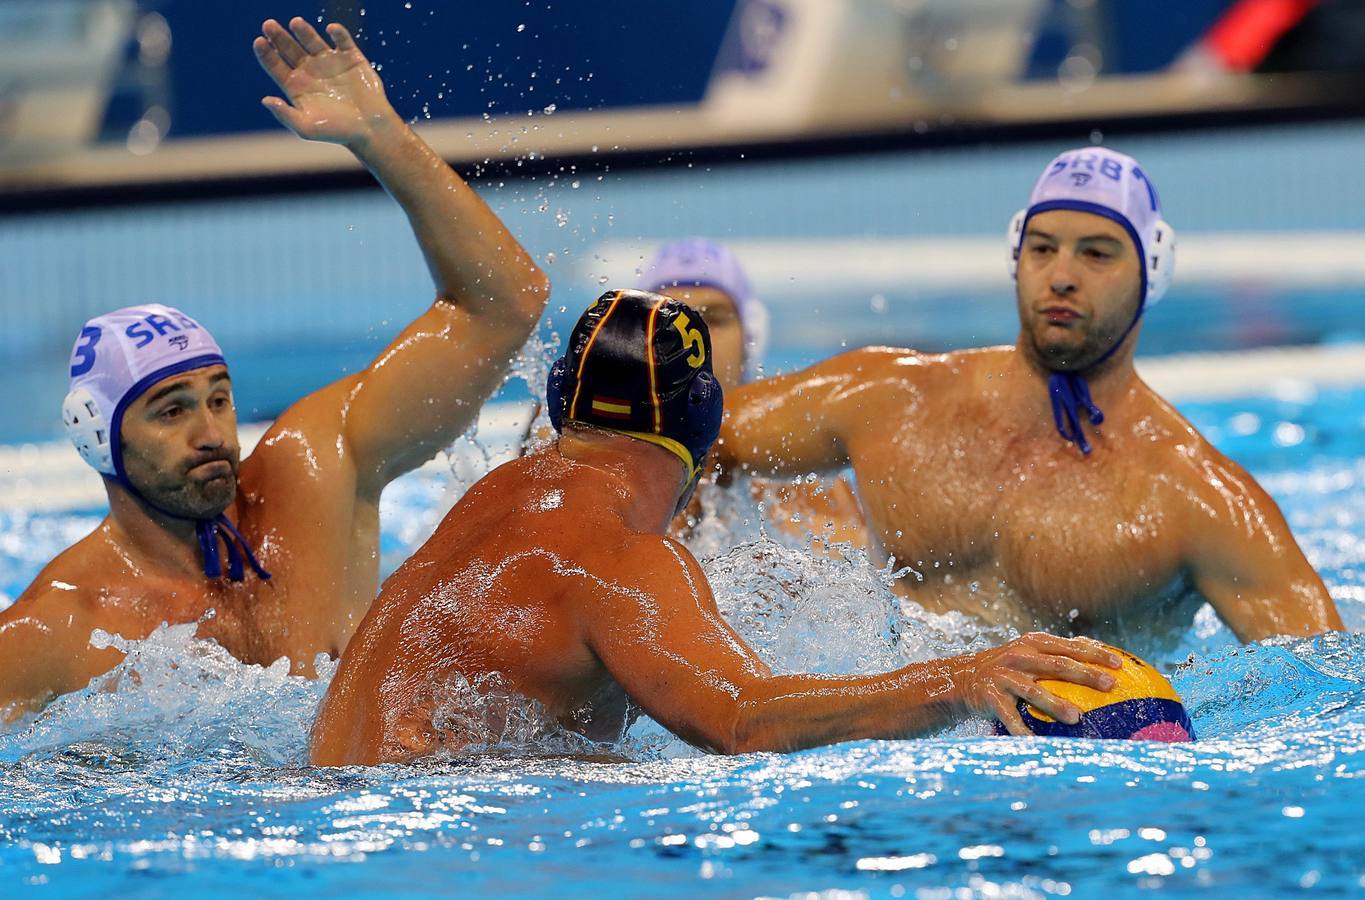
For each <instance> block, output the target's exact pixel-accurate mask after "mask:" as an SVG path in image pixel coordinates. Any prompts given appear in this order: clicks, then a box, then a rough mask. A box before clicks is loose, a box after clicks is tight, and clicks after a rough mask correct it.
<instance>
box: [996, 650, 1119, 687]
mask: <svg viewBox="0 0 1365 900" xmlns="http://www.w3.org/2000/svg"><path fill="white" fill-rule="evenodd" d="M1016 669H1018V670H1019V671H1021V672H1028V673H1029V674H1030V675H1034V676H1037V677H1043V678H1054V679H1056V680H1058V681H1069V682H1071V683H1072V684H1080V685H1084V686H1086V687H1090V688H1094V689H1095V690H1097V691H1107V690H1109V689H1110V688H1111V687H1113V686H1114V676H1113V675H1111V674H1110V673H1109V672H1108V671H1106V670H1105V669H1101V668H1098V667H1097V666H1095V665H1092V664H1090V663H1083V662H1078V661H1076V660H1074V659H1071V658H1070V657H1066V656H1053V655H1051V654H1048V653H1039V654H1036V655H1033V656H1030V657H1028V658H1027V659H1023V660H1020V661H1019V663H1018V664H1017V665H1016Z"/></svg>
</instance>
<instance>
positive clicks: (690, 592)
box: [584, 533, 710, 606]
mask: <svg viewBox="0 0 1365 900" xmlns="http://www.w3.org/2000/svg"><path fill="white" fill-rule="evenodd" d="M611 543H614V544H615V546H612V547H607V546H606V544H605V542H599V543H598V544H597V549H596V551H595V552H593V553H590V554H585V558H584V563H585V566H586V567H591V569H592V570H594V571H595V573H596V574H597V575H598V576H599V577H598V578H596V579H593V580H594V582H595V583H596V584H597V585H598V587H599V590H597V591H596V592H595V593H596V594H597V595H598V598H599V600H602V601H605V602H608V603H610V604H612V605H617V604H623V603H624V604H628V605H632V606H641V605H649V604H652V603H655V602H657V601H659V600H661V599H664V598H667V597H676V596H679V595H683V596H698V595H702V594H708V593H709V590H710V589H709V587H707V582H706V574H705V573H704V572H703V571H702V568H701V564H700V563H698V562H697V559H696V557H694V556H693V555H692V554H691V552H689V551H688V550H687V548H686V547H684V546H683V545H682V544H680V543H679V542H678V541H676V540H674V539H673V538H671V537H667V536H663V535H656V534H639V533H626V534H623V535H622V536H621V538H620V540H619V541H613V542H611Z"/></svg>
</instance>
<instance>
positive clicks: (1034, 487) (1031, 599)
mask: <svg viewBox="0 0 1365 900" xmlns="http://www.w3.org/2000/svg"><path fill="white" fill-rule="evenodd" d="M927 438H928V436H916V435H913V434H909V433H906V432H905V431H904V430H902V431H900V432H893V433H891V434H887V435H884V436H883V437H882V439H881V440H880V441H874V442H868V443H867V445H866V446H864V447H861V448H858V451H859V452H855V455H854V468H855V472H856V473H857V475H858V482H859V494H860V499H861V502H862V504H863V506H864V509H865V512H866V513H867V516H868V520H869V525H870V527H871V529H872V530H873V531H874V532H875V534H876V536H877V537H878V539H879V541H880V543H881V545H882V547H883V548H884V550H885V552H886V553H887V554H888V555H889V556H892V557H894V558H895V560H896V564H897V565H898V566H910V567H912V568H913V569H914V570H915V573H916V574H914V575H911V576H909V578H908V579H907V582H908V584H909V585H910V591H911V592H912V593H913V594H914V595H916V596H921V595H923V596H925V597H926V598H928V599H934V600H936V601H938V605H940V606H944V607H948V608H958V609H963V610H964V611H973V612H975V613H977V614H980V613H981V609H982V606H983V605H986V606H989V605H990V604H992V603H995V604H999V605H1002V606H1005V607H1014V608H1013V609H1012V610H1009V611H1007V610H1003V609H1002V610H1000V611H999V612H1000V613H1001V614H1000V615H994V616H988V618H994V619H998V620H1012V619H1014V620H1017V619H1032V620H1033V621H1057V620H1060V621H1066V620H1068V619H1070V620H1074V619H1076V618H1077V616H1084V617H1087V618H1089V617H1096V618H1103V617H1109V616H1111V615H1113V614H1114V613H1115V612H1116V611H1119V610H1122V609H1125V608H1127V607H1129V606H1131V604H1132V602H1133V601H1134V600H1136V599H1140V598H1142V597H1147V596H1151V595H1153V594H1155V593H1158V592H1160V591H1162V590H1165V589H1166V588H1167V587H1168V586H1169V584H1170V582H1171V581H1172V580H1173V579H1174V578H1176V577H1177V576H1178V575H1179V554H1178V551H1177V541H1176V539H1175V536H1174V530H1175V527H1176V526H1175V524H1174V523H1173V522H1172V521H1171V516H1170V512H1169V509H1168V504H1167V501H1166V500H1165V497H1166V493H1167V492H1166V490H1165V487H1164V482H1163V480H1162V479H1161V478H1160V477H1153V476H1152V475H1151V474H1150V473H1148V474H1142V473H1140V472H1138V471H1137V470H1136V468H1135V467H1133V466H1129V465H1125V461H1124V460H1123V459H1122V458H1121V457H1120V455H1119V454H1116V453H1115V454H1107V455H1105V456H1099V455H1096V456H1092V457H1090V458H1083V457H1081V456H1079V454H1076V453H1075V452H1074V450H1072V449H1071V448H1069V447H1067V446H1065V445H1063V444H1061V443H1060V441H1058V443H1057V446H1055V447H1054V446H1051V445H1050V444H1048V443H1045V442H1037V441H1034V442H1023V441H1018V442H1011V441H1010V440H1008V439H1007V438H1001V437H999V436H991V435H988V434H985V433H983V432H981V431H972V430H969V429H962V430H956V431H952V432H950V433H948V434H947V435H944V439H943V440H939V441H934V440H929V439H927ZM887 448H893V450H892V452H888V450H887ZM851 449H852V448H851Z"/></svg>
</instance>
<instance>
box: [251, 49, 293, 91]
mask: <svg viewBox="0 0 1365 900" xmlns="http://www.w3.org/2000/svg"><path fill="white" fill-rule="evenodd" d="M251 49H252V50H254V51H255V52H256V61H257V62H259V63H260V64H261V68H262V69H265V73H266V74H267V75H269V76H270V79H271V80H272V81H274V82H275V84H276V85H278V86H279V88H280V90H284V81H285V79H286V78H288V77H289V73H290V72H292V71H293V69H291V68H289V66H288V65H287V64H286V63H285V61H284V60H283V59H281V58H280V54H279V53H278V52H276V50H275V47H274V45H273V44H271V43H270V42H269V41H267V40H266V39H265V38H263V37H258V38H256V40H254V41H252V42H251Z"/></svg>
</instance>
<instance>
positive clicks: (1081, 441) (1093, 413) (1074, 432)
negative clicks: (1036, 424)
mask: <svg viewBox="0 0 1365 900" xmlns="http://www.w3.org/2000/svg"><path fill="white" fill-rule="evenodd" d="M1047 388H1048V392H1049V393H1050V394H1051V395H1052V422H1053V424H1054V425H1056V426H1057V433H1058V434H1060V435H1061V436H1062V437H1063V438H1064V439H1066V440H1068V441H1071V442H1073V443H1075V444H1076V445H1077V446H1078V447H1080V448H1081V452H1082V453H1084V454H1086V455H1087V456H1088V455H1090V449H1091V448H1090V442H1089V441H1088V440H1086V438H1085V431H1084V430H1083V429H1082V428H1081V416H1080V413H1081V410H1082V409H1084V410H1085V412H1086V414H1087V416H1088V417H1089V419H1090V424H1091V425H1099V424H1101V423H1102V422H1103V421H1104V413H1103V412H1101V411H1100V408H1099V407H1098V406H1096V405H1095V403H1094V401H1093V400H1091V399H1090V388H1089V386H1087V385H1086V383H1085V379H1084V378H1082V377H1081V376H1080V375H1078V374H1077V373H1075V372H1053V373H1052V374H1051V375H1050V376H1048V379H1047Z"/></svg>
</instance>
